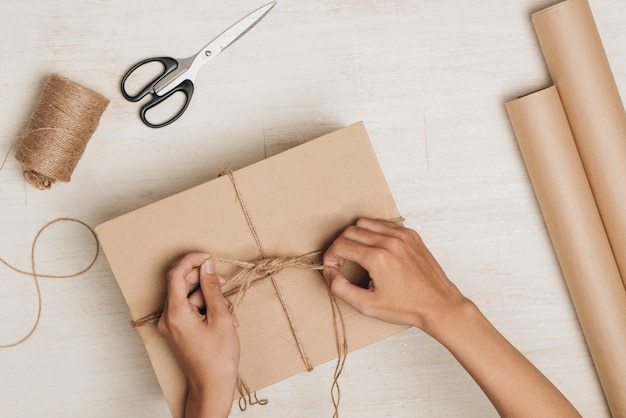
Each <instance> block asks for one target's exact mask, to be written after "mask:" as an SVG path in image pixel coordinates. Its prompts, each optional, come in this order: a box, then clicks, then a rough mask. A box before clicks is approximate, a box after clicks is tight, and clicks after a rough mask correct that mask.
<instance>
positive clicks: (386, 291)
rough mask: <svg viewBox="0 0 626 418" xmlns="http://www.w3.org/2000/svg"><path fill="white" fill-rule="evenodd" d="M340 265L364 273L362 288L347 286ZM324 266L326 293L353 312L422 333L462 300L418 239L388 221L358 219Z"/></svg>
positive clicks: (332, 248)
mask: <svg viewBox="0 0 626 418" xmlns="http://www.w3.org/2000/svg"><path fill="white" fill-rule="evenodd" d="M345 260H349V261H353V262H356V263H357V264H359V265H360V266H361V267H363V268H364V269H365V270H367V272H368V273H369V276H370V283H369V287H368V288H367V289H363V288H361V287H358V286H355V285H353V284H352V283H350V282H349V281H348V280H347V279H346V277H345V276H344V275H343V274H342V273H341V267H342V266H343V265H344V262H345ZM324 266H326V267H325V268H324V277H325V279H326V281H327V283H328V285H329V287H330V290H331V292H332V293H333V294H334V295H336V296H338V297H340V298H341V299H343V300H344V301H346V302H347V303H348V304H350V305H352V306H353V307H354V308H355V309H356V310H357V311H359V312H361V313H362V314H364V315H368V316H372V317H374V318H378V319H381V320H383V321H386V322H392V323H396V324H404V325H413V326H417V327H418V328H421V329H423V330H424V331H426V332H428V333H431V332H432V330H433V327H436V325H437V324H438V323H439V322H440V319H441V318H443V317H444V316H445V315H446V314H448V313H450V312H451V311H452V310H453V308H455V307H457V306H460V305H462V304H463V303H462V302H463V301H465V300H466V299H465V298H464V297H463V295H461V293H460V292H459V290H458V289H457V288H456V286H454V284H452V282H450V280H448V278H447V276H446V274H445V273H444V272H443V270H442V269H441V267H440V266H439V264H438V263H437V261H436V260H435V258H434V257H433V256H432V254H431V253H430V251H429V250H428V248H426V246H425V245H424V243H423V241H422V239H421V238H420V236H419V235H418V234H417V233H416V232H415V231H413V230H411V229H407V228H404V227H402V226H400V225H397V224H394V223H392V222H388V221H381V220H373V219H368V218H361V219H359V220H358V221H357V223H356V225H354V226H350V227H348V228H347V229H346V230H345V231H344V232H343V233H342V234H341V235H340V236H339V238H337V239H336V240H335V241H334V242H333V243H332V245H331V246H330V247H329V248H328V250H327V251H326V253H325V254H324Z"/></svg>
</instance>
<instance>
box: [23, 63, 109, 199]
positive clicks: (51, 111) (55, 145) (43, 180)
mask: <svg viewBox="0 0 626 418" xmlns="http://www.w3.org/2000/svg"><path fill="white" fill-rule="evenodd" d="M108 104H109V99H107V98H106V97H104V96H102V95H101V94H99V93H97V92H95V91H93V90H91V89H88V88H87V87H84V86H82V85H80V84H78V83H76V82H74V81H71V80H69V79H67V78H65V77H63V76H60V75H58V74H52V75H51V76H50V77H48V79H47V80H46V83H45V85H44V87H43V92H42V94H41V98H40V99H39V102H38V103H37V106H36V107H35V111H34V112H33V115H32V116H31V119H30V123H29V124H28V127H27V128H26V130H25V131H24V133H23V134H22V135H21V136H20V138H19V139H18V141H19V145H18V148H17V152H16V154H15V159H16V160H17V161H19V162H20V163H22V166H23V167H24V178H25V179H26V181H27V182H28V183H30V184H32V185H33V186H35V187H37V188H38V189H41V190H45V189H49V188H50V187H51V186H52V184H53V183H55V182H56V181H63V182H69V181H70V178H71V176H72V173H73V172H74V169H75V168H76V165H77V164H78V161H79V160H80V158H81V157H82V156H83V153H84V152H85V148H86V147H87V143H88V142H89V139H91V136H92V135H93V133H94V132H95V130H96V128H97V127H98V123H99V122H100V116H102V113H103V112H104V110H105V109H106V107H107V105H108Z"/></svg>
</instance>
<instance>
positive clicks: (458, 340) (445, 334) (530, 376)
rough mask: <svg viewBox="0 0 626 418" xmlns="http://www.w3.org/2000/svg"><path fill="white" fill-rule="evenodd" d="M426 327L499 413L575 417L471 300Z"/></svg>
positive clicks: (572, 408)
mask: <svg viewBox="0 0 626 418" xmlns="http://www.w3.org/2000/svg"><path fill="white" fill-rule="evenodd" d="M426 331H427V332H428V333H429V334H430V335H431V336H432V337H433V338H435V339H436V340H437V341H439V342H440V343H441V344H443V345H444V346H445V347H446V348H447V349H448V350H449V351H450V352H451V353H452V355H454V357H455V358H456V359H457V360H458V361H459V363H460V364H461V365H462V366H463V367H464V368H465V369H466V370H467V372H468V373H469V374H470V375H471V376H472V378H473V379H474V380H475V381H476V382H477V384H478V385H479V386H480V387H481V389H482V390H483V391H484V392H485V394H486V395H487V397H488V398H489V399H490V400H491V402H492V403H493V405H494V406H495V408H496V410H497V411H498V413H499V414H500V416H503V417H537V416H541V417H557V416H558V417H578V416H580V415H579V414H578V412H577V411H576V410H575V409H574V407H573V406H572V405H571V404H570V402H569V401H568V400H567V399H566V398H565V397H564V396H563V395H562V394H561V392H559V390H558V389H557V388H556V387H555V386H554V385H553V384H552V383H550V381H549V380H548V379H547V378H546V377H545V376H544V375H543V374H542V373H541V372H540V371H539V370H537V369H536V368H535V367H534V366H533V365H532V364H531V363H530V362H529V361H528V360H527V359H526V358H525V357H524V356H523V355H522V354H521V353H520V352H519V351H518V350H517V349H515V347H513V346H512V345H511V344H510V343H509V342H508V341H507V340H506V339H505V338H504V337H503V336H502V335H501V334H500V333H499V332H498V331H497V330H496V329H495V328H494V327H493V325H491V323H490V322H489V321H488V320H487V318H485V316H484V315H483V314H482V313H481V312H480V310H479V309H478V308H477V307H476V305H474V304H473V303H472V302H471V301H469V300H467V299H464V300H463V302H462V303H461V304H459V307H458V308H455V309H454V310H452V311H451V312H450V313H449V314H448V315H446V316H445V317H443V318H441V319H440V323H438V324H437V325H436V326H433V327H431V329H428V330H426Z"/></svg>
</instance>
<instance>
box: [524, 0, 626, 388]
mask: <svg viewBox="0 0 626 418" xmlns="http://www.w3.org/2000/svg"><path fill="white" fill-rule="evenodd" d="M616 6H617V7H620V6H618V3H616ZM532 20H533V24H534V26H535V31H536V33H537V37H538V39H539V43H540V45H541V49H542V51H543V55H544V57H545V60H546V63H547V66H548V70H549V71H550V75H551V77H552V81H553V83H554V84H555V85H556V86H557V88H558V89H559V94H560V96H561V101H562V103H563V108H564V109H565V114H566V115H567V119H568V120H569V123H570V126H571V130H572V133H573V135H574V139H575V141H576V145H577V146H578V150H579V153H580V158H581V160H582V162H583V165H584V167H585V172H586V174H587V178H588V181H589V184H590V185H591V189H592V190H593V195H594V198H595V201H596V204H597V206H598V209H599V211H600V215H601V216H602V222H603V223H604V227H605V229H606V233H607V235H608V238H609V242H610V243H611V247H612V248H613V254H614V256H615V259H616V261H617V266H618V268H619V269H620V272H621V276H622V281H623V283H624V284H625V285H626V113H625V112H624V106H623V104H622V100H621V98H620V95H619V91H618V89H617V85H616V83H615V79H614V77H613V73H612V72H611V67H610V66H609V61H608V59H607V56H606V53H605V51H604V47H603V45H602V40H601V39H600V34H599V33H598V29H597V27H596V24H595V21H594V18H593V15H592V13H591V8H590V6H589V2H588V1H587V0H568V1H564V2H562V3H559V4H557V5H555V6H552V7H549V8H547V9H544V10H541V11H539V12H536V13H534V14H533V15H532ZM624 391H626V387H624ZM624 397H626V395H625V396H624Z"/></svg>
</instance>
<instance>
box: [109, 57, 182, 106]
mask: <svg viewBox="0 0 626 418" xmlns="http://www.w3.org/2000/svg"><path fill="white" fill-rule="evenodd" d="M150 62H160V63H161V64H163V73H161V75H160V76H158V77H157V78H155V79H154V80H152V82H150V83H148V84H147V85H146V86H145V87H144V88H143V89H142V90H141V91H140V92H139V93H137V94H135V95H131V94H128V92H127V91H126V80H128V77H130V76H131V75H132V74H133V73H134V72H135V70H136V69H138V68H139V67H141V66H142V65H145V64H148V63H150ZM176 68H178V61H177V60H175V59H174V58H170V57H156V58H148V59H145V60H143V61H140V62H138V63H137V64H135V65H133V66H132V67H131V68H130V70H128V71H127V72H126V74H124V78H122V83H121V90H122V95H123V96H124V98H125V99H126V100H128V101H131V102H138V101H139V100H141V99H143V98H144V97H146V96H147V95H148V94H154V86H155V85H156V84H157V83H158V82H159V81H161V80H162V79H163V77H165V76H166V75H168V74H169V73H171V72H172V71H174V70H175V69H176Z"/></svg>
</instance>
